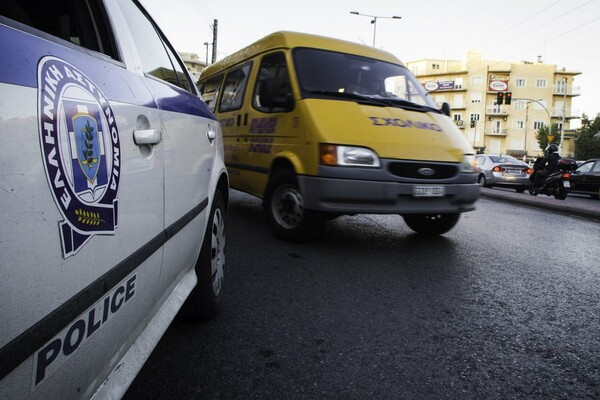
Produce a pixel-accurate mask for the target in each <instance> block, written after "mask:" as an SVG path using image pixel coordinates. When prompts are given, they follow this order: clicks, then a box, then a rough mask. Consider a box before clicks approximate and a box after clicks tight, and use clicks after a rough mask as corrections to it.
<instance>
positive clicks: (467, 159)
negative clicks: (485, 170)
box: [460, 154, 479, 174]
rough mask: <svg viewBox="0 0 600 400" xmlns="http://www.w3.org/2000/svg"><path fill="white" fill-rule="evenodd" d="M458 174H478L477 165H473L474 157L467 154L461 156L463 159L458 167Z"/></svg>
mask: <svg viewBox="0 0 600 400" xmlns="http://www.w3.org/2000/svg"><path fill="white" fill-rule="evenodd" d="M460 172H462V173H463V174H474V173H476V172H479V168H478V167H477V163H475V156H472V155H469V154H465V155H464V156H463V159H462V162H461V165H460Z"/></svg>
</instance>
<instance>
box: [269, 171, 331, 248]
mask: <svg viewBox="0 0 600 400" xmlns="http://www.w3.org/2000/svg"><path fill="white" fill-rule="evenodd" d="M265 214H266V218H267V224H268V225H269V227H270V228H271V230H272V231H273V234H274V235H275V236H276V237H277V238H279V239H283V240H287V241H290V242H306V241H308V240H311V239H314V238H315V237H317V236H318V235H319V234H320V233H321V230H322V229H323V225H324V223H325V218H323V216H322V215H321V214H320V213H319V212H317V211H313V210H306V209H305V208H304V198H303V196H302V193H301V192H300V189H299V188H298V183H297V179H296V175H295V174H294V172H293V171H291V170H289V169H281V170H278V171H275V172H273V175H272V176H271V179H270V180H269V184H268V186H267V191H266V193H265Z"/></svg>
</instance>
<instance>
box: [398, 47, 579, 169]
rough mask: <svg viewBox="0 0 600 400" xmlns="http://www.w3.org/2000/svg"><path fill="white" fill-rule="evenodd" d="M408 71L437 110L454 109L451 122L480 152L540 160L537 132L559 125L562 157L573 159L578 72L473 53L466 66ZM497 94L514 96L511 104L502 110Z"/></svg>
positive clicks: (416, 66) (446, 63) (429, 65)
mask: <svg viewBox="0 0 600 400" xmlns="http://www.w3.org/2000/svg"><path fill="white" fill-rule="evenodd" d="M406 65H407V67H408V68H409V69H410V70H411V71H412V72H413V73H414V74H415V75H416V76H417V78H418V79H419V81H420V82H421V83H422V84H423V86H424V87H425V88H426V89H427V91H428V92H429V93H430V94H431V96H432V97H433V99H434V100H435V101H436V102H437V103H438V104H440V105H441V104H442V103H443V102H447V103H449V104H450V107H451V109H452V113H451V117H452V118H453V119H454V122H455V123H456V125H457V126H458V127H459V128H460V129H461V130H462V131H463V133H464V135H465V137H466V138H467V140H469V142H470V143H471V145H472V146H473V147H474V148H475V150H477V151H478V152H485V153H489V154H492V153H502V154H511V155H513V156H515V157H518V158H523V157H524V156H527V157H536V156H537V155H539V154H541V153H542V151H543V149H540V147H539V144H538V142H537V140H536V138H535V134H536V132H537V131H538V129H539V128H540V127H542V126H548V125H549V124H558V126H559V129H562V132H563V138H564V140H563V145H562V152H561V155H563V156H566V157H569V156H570V157H572V156H573V155H574V153H575V141H574V133H575V131H574V130H573V129H571V128H570V121H571V120H572V119H573V118H575V116H573V115H572V112H571V105H572V99H573V97H575V96H578V95H579V88H577V87H575V86H574V79H575V77H576V76H577V75H580V74H581V73H580V72H574V71H567V70H565V69H564V68H560V69H559V68H557V66H556V65H553V64H545V63H543V62H542V61H541V60H537V61H535V62H532V61H522V62H506V61H490V60H484V59H483V57H482V55H481V54H480V53H477V52H474V51H469V52H467V54H466V56H465V59H464V60H462V61H457V60H437V59H424V60H418V61H411V62H408V63H406ZM498 92H502V93H504V94H505V97H506V93H509V92H510V97H511V100H510V104H505V102H506V100H504V101H503V103H502V104H498V101H497V100H498ZM557 136H560V133H559V134H558V135H557Z"/></svg>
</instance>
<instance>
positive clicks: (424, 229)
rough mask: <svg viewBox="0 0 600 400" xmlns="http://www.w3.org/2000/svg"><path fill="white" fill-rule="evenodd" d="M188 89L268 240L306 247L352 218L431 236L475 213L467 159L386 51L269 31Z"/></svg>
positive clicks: (444, 118) (458, 137)
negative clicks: (370, 218)
mask: <svg viewBox="0 0 600 400" xmlns="http://www.w3.org/2000/svg"><path fill="white" fill-rule="evenodd" d="M198 86H199V88H200V92H201V93H202V96H203V99H204V100H205V101H206V102H207V104H208V105H209V108H210V109H211V110H212V111H213V112H214V113H215V114H216V116H217V117H218V119H219V121H220V123H221V126H222V129H223V135H224V146H225V162H226V165H227V168H228V171H229V174H230V185H231V187H232V188H234V189H237V190H240V191H244V192H247V193H250V194H253V195H255V196H258V197H259V198H261V199H263V205H264V207H265V211H266V217H267V222H268V224H269V226H270V227H271V229H272V230H273V232H274V234H275V235H276V236H277V237H279V238H282V239H286V240H291V241H304V240H308V239H310V238H312V237H314V236H315V235H317V234H318V233H319V232H320V231H321V228H322V227H323V223H324V222H325V221H327V220H328V219H331V218H333V217H336V216H338V215H344V214H358V213H363V214H364V213H368V214H399V215H402V217H403V218H404V220H405V222H406V223H407V225H408V226H409V227H410V228H411V229H412V230H414V231H415V232H418V233H424V234H442V233H445V232H447V231H449V230H450V229H452V228H453V227H454V226H455V225H456V223H457V222H458V220H459V217H460V213H462V212H465V211H471V210H473V209H475V202H476V201H477V199H478V198H479V186H478V184H477V183H476V180H477V174H476V167H475V163H474V151H473V148H472V147H471V146H470V145H469V144H468V142H467V140H466V139H465V138H464V137H463V135H462V134H461V133H460V131H459V130H458V129H457V127H456V126H455V124H454V123H453V122H452V121H451V120H450V118H449V117H448V115H449V113H450V109H449V106H448V105H447V104H444V105H443V106H442V108H441V109H440V108H438V107H437V106H436V104H435V103H434V102H433V100H432V99H431V98H430V96H429V95H428V94H427V92H426V91H425V90H424V88H423V87H422V85H421V84H420V83H419V82H418V81H417V80H416V79H415V77H414V76H413V75H412V74H411V73H410V72H409V71H408V70H407V69H406V67H405V66H404V65H403V64H402V63H401V62H400V61H399V60H398V59H397V58H396V57H394V56H393V55H391V54H389V53H387V52H384V51H381V50H378V49H375V48H371V47H368V46H363V45H359V44H355V43H351V42H346V41H341V40H337V39H331V38H326V37H321V36H315V35H308V34H302V33H294V32H276V33H273V34H271V35H269V36H267V37H265V38H263V39H261V40H258V41H257V42H255V43H253V44H251V45H250V46H248V47H246V48H244V49H242V50H240V51H238V52H236V53H234V54H232V55H230V56H228V57H226V58H224V59H223V60H221V61H219V62H217V63H215V64H213V65H210V66H209V67H207V68H206V69H204V71H203V72H202V74H201V75H200V80H199V82H198Z"/></svg>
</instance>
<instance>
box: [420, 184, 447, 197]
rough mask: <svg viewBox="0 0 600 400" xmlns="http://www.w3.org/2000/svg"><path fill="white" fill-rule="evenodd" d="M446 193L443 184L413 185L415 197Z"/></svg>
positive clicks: (436, 195)
mask: <svg viewBox="0 0 600 400" xmlns="http://www.w3.org/2000/svg"><path fill="white" fill-rule="evenodd" d="M445 194H446V188H445V187H444V186H413V196H415V197H442V196H444V195H445Z"/></svg>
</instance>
